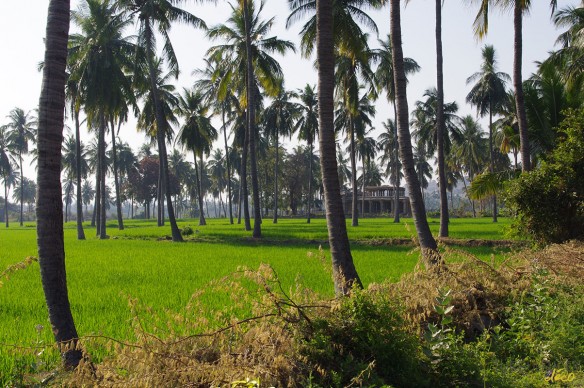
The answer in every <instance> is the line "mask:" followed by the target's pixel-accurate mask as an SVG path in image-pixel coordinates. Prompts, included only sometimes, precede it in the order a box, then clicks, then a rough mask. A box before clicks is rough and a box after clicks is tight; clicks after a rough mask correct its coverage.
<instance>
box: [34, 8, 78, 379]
mask: <svg viewBox="0 0 584 388" xmlns="http://www.w3.org/2000/svg"><path fill="white" fill-rule="evenodd" d="M69 10H70V4H69V0H51V1H50V2H49V11H48V17H47V30H46V31H47V32H46V51H45V61H44V63H45V66H44V68H43V83H42V90H41V96H40V101H39V126H38V172H37V187H38V192H39V195H38V196H37V204H36V205H37V206H36V216H37V244H38V255H39V265H40V270H41V280H42V284H43V291H44V293H45V300H46V303H47V308H48V311H49V320H50V322H51V326H52V329H53V330H52V331H53V334H54V336H55V340H56V341H57V344H58V345H59V349H60V351H61V354H62V359H63V362H64V364H65V367H66V368H75V367H77V365H78V364H79V361H80V360H81V357H82V353H81V350H79V349H77V346H76V345H77V338H78V337H79V336H78V334H77V330H76V328H75V323H74V321H73V316H72V314H71V307H70V304H69V295H68V292H67V276H66V271H65V244H64V238H63V222H62V218H61V214H62V211H63V203H62V202H61V180H60V178H61V142H62V140H63V125H64V111H65V81H66V73H65V66H66V64H67V42H68V35H69Z"/></svg>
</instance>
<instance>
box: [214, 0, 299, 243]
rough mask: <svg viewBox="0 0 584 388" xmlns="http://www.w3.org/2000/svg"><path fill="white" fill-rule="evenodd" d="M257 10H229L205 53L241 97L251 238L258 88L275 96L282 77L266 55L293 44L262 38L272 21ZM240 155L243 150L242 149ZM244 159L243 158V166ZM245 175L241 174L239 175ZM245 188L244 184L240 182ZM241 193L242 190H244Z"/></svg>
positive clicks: (257, 227) (245, 5)
mask: <svg viewBox="0 0 584 388" xmlns="http://www.w3.org/2000/svg"><path fill="white" fill-rule="evenodd" d="M263 6H264V5H263V3H261V4H260V6H259V8H257V10H256V7H255V3H254V1H247V0H243V1H241V2H240V3H239V4H238V7H237V8H236V7H232V15H231V17H230V18H229V19H228V21H227V24H222V25H219V26H216V27H214V28H212V29H210V30H209V33H208V35H209V37H210V38H211V39H221V40H223V41H225V42H226V43H225V44H223V45H220V46H214V47H212V48H211V49H210V50H209V53H210V54H211V55H220V56H221V57H223V58H225V60H226V61H228V63H229V69H228V72H229V74H230V77H234V82H235V83H236V84H238V85H239V86H238V88H239V90H241V91H243V95H244V96H245V99H244V100H245V104H243V105H244V106H245V107H246V120H247V128H246V134H247V141H248V142H249V156H250V167H251V180H252V194H253V202H254V227H253V237H256V238H258V237H261V204H260V198H259V183H258V176H257V161H256V152H257V150H256V132H257V128H256V124H257V123H256V109H257V100H258V99H259V96H260V93H259V88H258V86H261V87H262V88H263V89H264V91H265V92H266V93H267V94H268V95H271V96H275V95H277V93H278V92H279V88H280V86H281V82H280V80H281V79H282V78H283V73H282V69H281V67H280V65H279V63H278V62H277V61H276V59H275V58H273V57H272V56H271V55H270V54H272V53H278V54H281V55H283V54H285V53H286V52H287V51H288V50H292V51H295V48H294V44H293V43H292V42H290V41H286V40H281V39H278V38H277V37H266V36H267V35H268V34H269V33H270V30H271V28H272V26H273V23H274V18H271V19H269V20H267V21H263V20H261V18H260V13H261V12H262V10H263ZM244 155H245V156H246V157H247V149H246V146H244ZM246 161H247V159H246V158H244V160H243V166H245V165H246ZM242 175H245V174H242ZM242 183H243V184H244V186H245V182H243V181H242ZM244 191H245V188H244Z"/></svg>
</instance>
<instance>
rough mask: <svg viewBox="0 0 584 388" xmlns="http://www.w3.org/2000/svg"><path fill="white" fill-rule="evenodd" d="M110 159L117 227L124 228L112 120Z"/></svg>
mask: <svg viewBox="0 0 584 388" xmlns="http://www.w3.org/2000/svg"><path fill="white" fill-rule="evenodd" d="M120 125H121V122H120ZM112 159H113V160H112V162H113V167H114V186H115V190H116V213H117V215H118V229H119V230H124V220H123V219H122V201H121V200H120V183H119V178H118V157H117V154H116V133H115V131H114V125H113V122H112Z"/></svg>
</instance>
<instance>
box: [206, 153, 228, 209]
mask: <svg viewBox="0 0 584 388" xmlns="http://www.w3.org/2000/svg"><path fill="white" fill-rule="evenodd" d="M225 159H226V158H225V156H224V155H223V152H221V149H219V148H217V149H215V151H214V152H213V155H212V156H211V159H210V160H209V163H208V167H209V174H210V176H211V180H212V182H213V183H212V191H213V193H214V194H213V195H214V196H215V195H216V196H217V197H218V198H219V214H221V205H222V202H223V199H222V197H221V193H222V192H224V191H225V188H226V187H227V169H226V168H225Z"/></svg>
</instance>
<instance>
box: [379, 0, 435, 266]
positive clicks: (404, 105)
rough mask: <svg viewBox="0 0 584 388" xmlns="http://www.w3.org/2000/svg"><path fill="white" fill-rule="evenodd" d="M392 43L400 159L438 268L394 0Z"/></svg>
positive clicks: (426, 252) (426, 250)
mask: <svg viewBox="0 0 584 388" xmlns="http://www.w3.org/2000/svg"><path fill="white" fill-rule="evenodd" d="M390 8H391V18H390V20H391V28H390V31H391V32H390V35H391V44H392V47H393V68H394V77H395V89H396V105H397V107H396V109H397V112H398V115H397V127H398V141H399V151H400V152H399V153H400V159H401V161H402V164H403V167H404V175H405V178H406V184H407V186H408V191H409V193H410V205H411V209H412V215H413V217H414V225H415V226H416V231H417V234H418V240H419V243H420V248H421V250H422V256H423V258H424V260H425V262H426V264H427V265H429V266H431V265H436V264H438V263H440V262H442V260H441V258H440V256H439V254H438V251H437V248H438V247H437V245H436V240H434V237H433V236H432V232H431V231H430V226H429V225H428V220H427V219H426V207H425V206H424V199H423V198H422V190H421V188H420V181H419V179H418V176H417V174H416V169H415V167H414V156H413V154H412V142H411V136H410V130H409V117H408V116H409V112H408V100H407V95H406V85H407V79H406V75H405V71H404V57H403V51H402V39H401V20H400V19H401V16H400V1H399V0H391V1H390Z"/></svg>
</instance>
